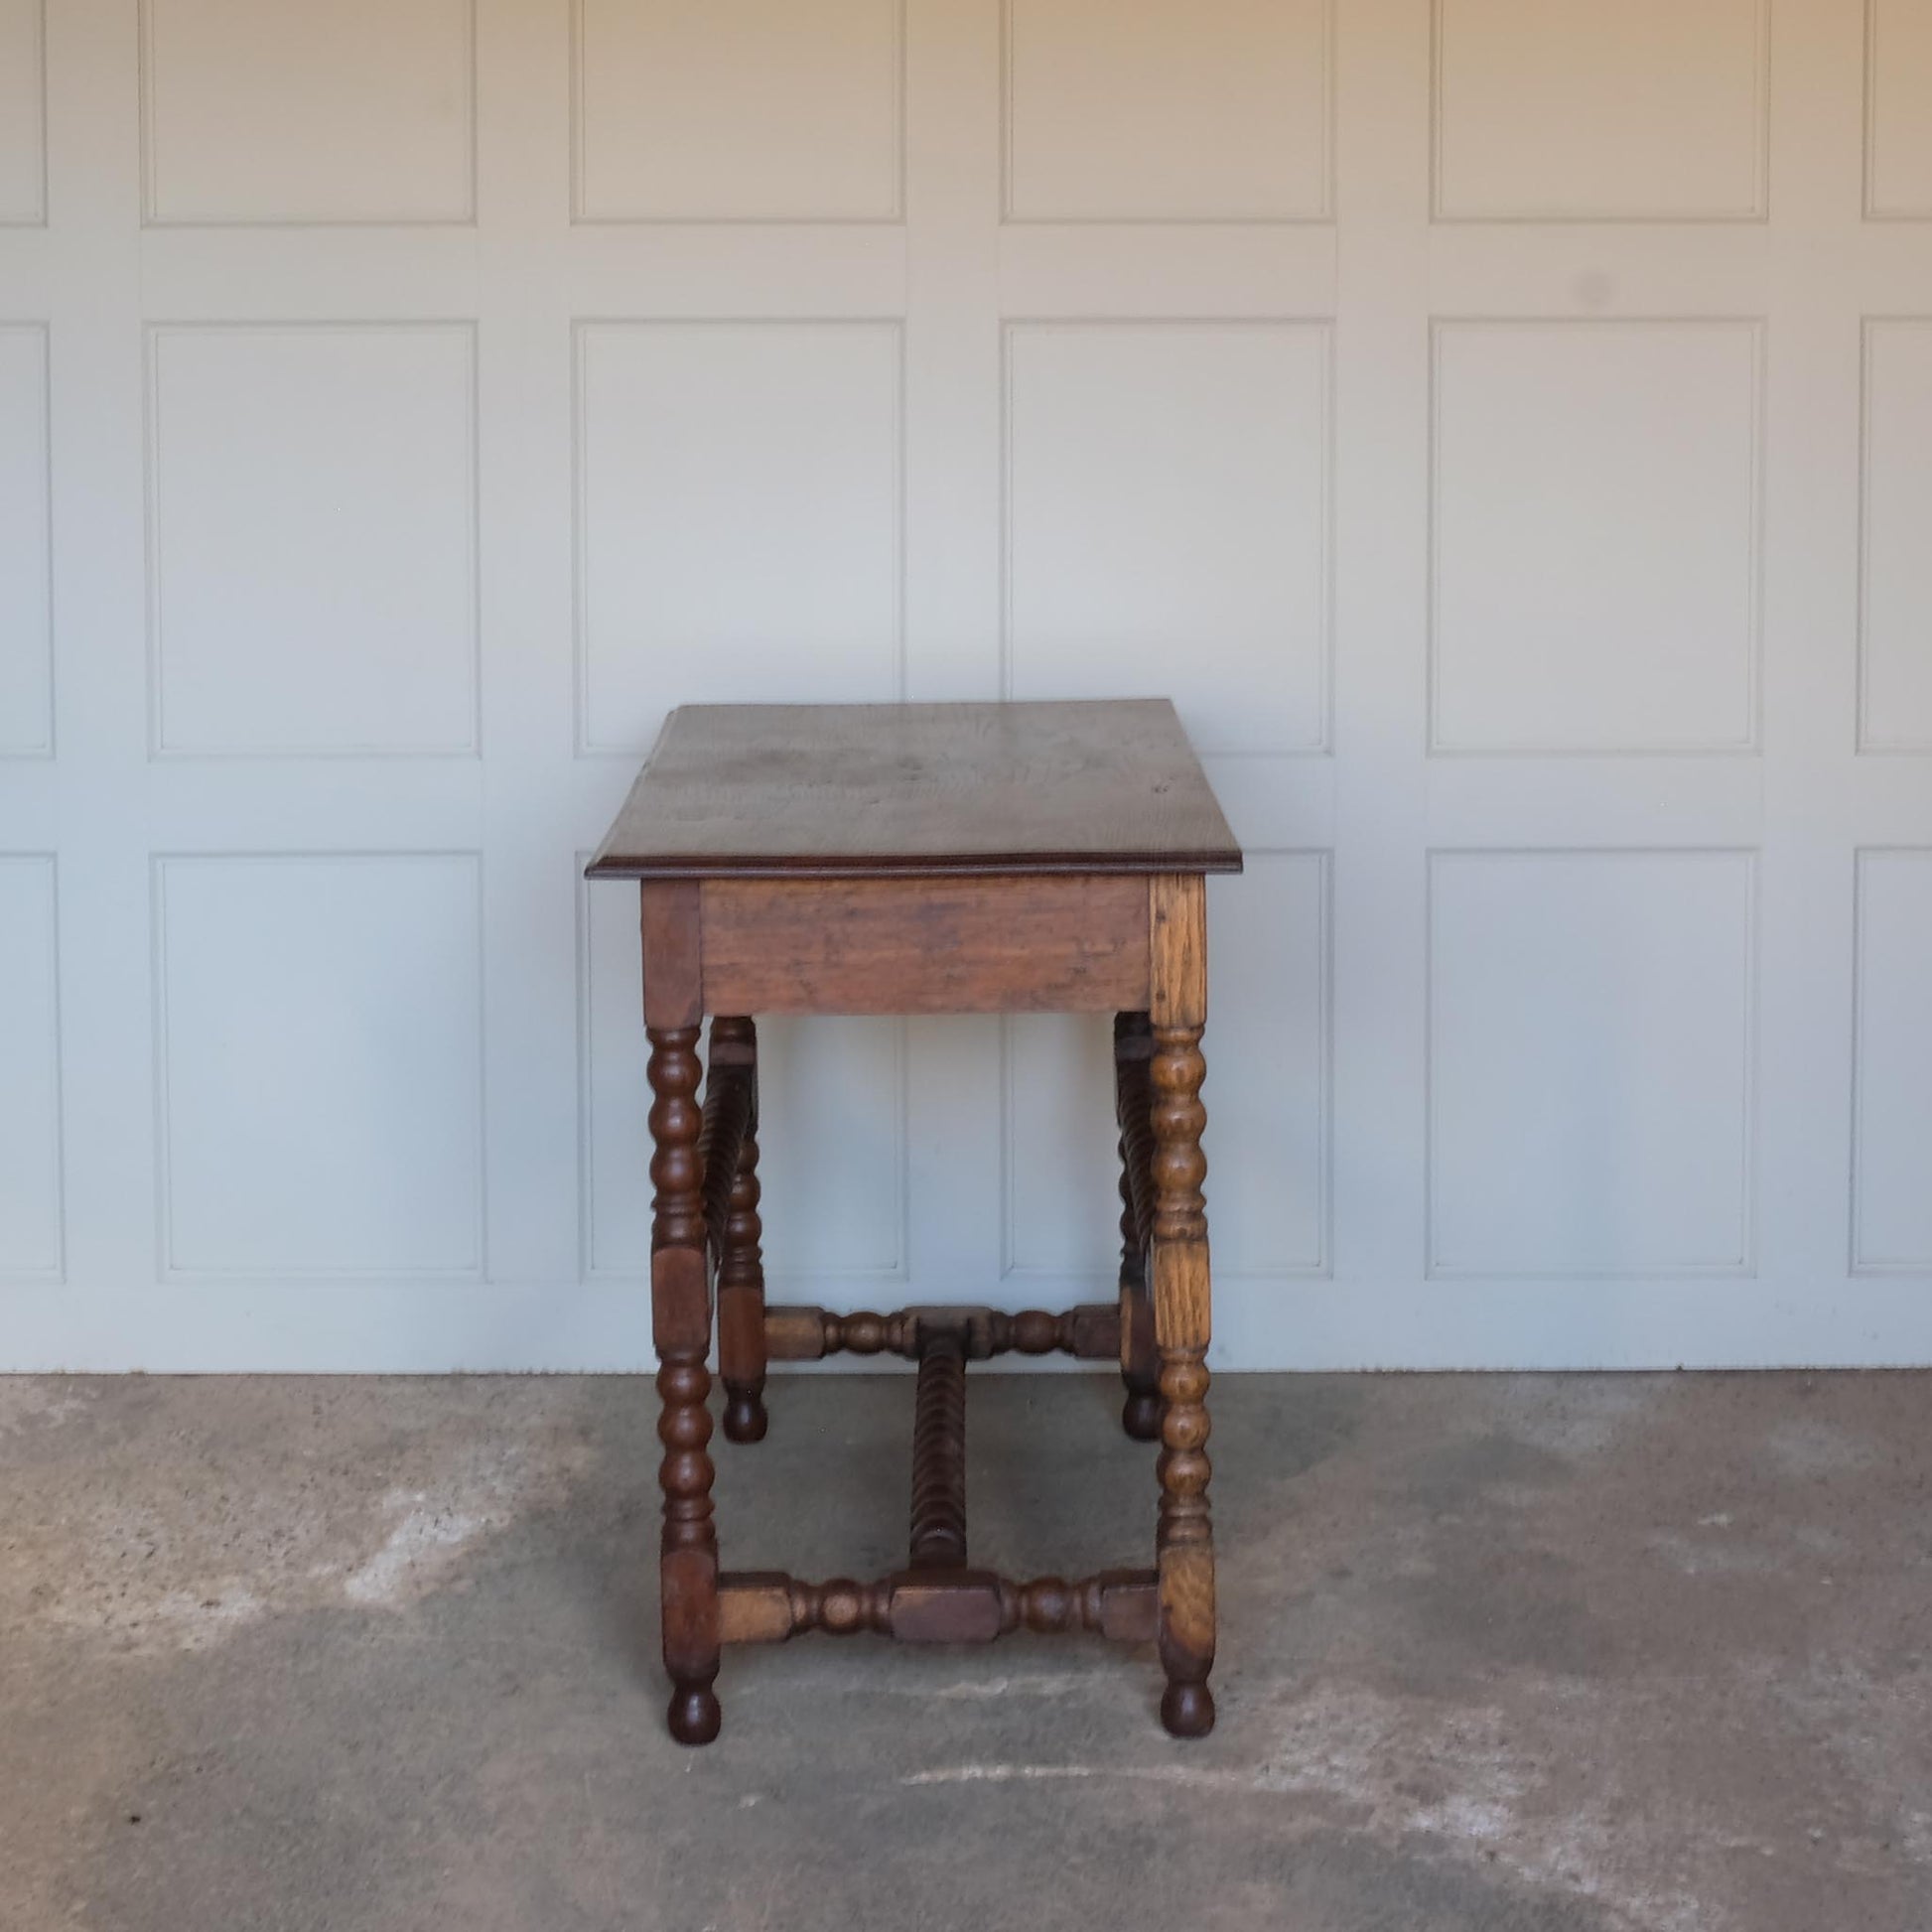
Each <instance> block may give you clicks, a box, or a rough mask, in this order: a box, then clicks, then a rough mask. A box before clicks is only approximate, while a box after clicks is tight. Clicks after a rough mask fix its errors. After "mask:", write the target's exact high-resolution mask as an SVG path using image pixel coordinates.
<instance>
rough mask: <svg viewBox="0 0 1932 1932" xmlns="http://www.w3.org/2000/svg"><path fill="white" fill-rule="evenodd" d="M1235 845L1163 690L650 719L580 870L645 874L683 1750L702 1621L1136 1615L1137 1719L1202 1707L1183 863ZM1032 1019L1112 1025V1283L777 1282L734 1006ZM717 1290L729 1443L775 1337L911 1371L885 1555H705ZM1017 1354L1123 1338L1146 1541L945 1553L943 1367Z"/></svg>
mask: <svg viewBox="0 0 1932 1932" xmlns="http://www.w3.org/2000/svg"><path fill="white" fill-rule="evenodd" d="M1240 869H1241V853H1240V849H1239V848H1238V847H1237V846H1236V845H1235V843H1234V840H1233V837H1232V836H1231V834H1230V833H1229V831H1228V827H1227V821H1226V820H1225V819H1224V818H1223V817H1222V816H1221V810H1220V807H1219V806H1218V805H1217V804H1216V803H1215V800H1214V795H1213V793H1212V792H1211V791H1210V790H1209V788H1208V785H1207V780H1206V778H1205V777H1204V776H1203V774H1202V772H1201V768H1200V765H1199V764H1198V762H1197V761H1196V760H1195V759H1194V755H1193V753H1192V751H1191V750H1190V749H1189V747H1188V744H1187V740H1186V737H1185V735H1184V734H1183V732H1182V731H1181V728H1180V723H1179V720H1178V719H1177V718H1176V717H1175V716H1174V712H1173V706H1172V705H1171V704H1169V703H1167V702H1166V701H1165V700H1160V701H1149V702H1140V701H1136V702H1123V703H1094V704H952V705H719V706H700V707H688V708H686V709H683V710H679V711H676V712H673V713H672V714H671V717H670V720H669V722H668V723H667V724H666V726H665V728H664V731H663V733H662V735H661V736H660V737H659V739H658V741H657V745H656V747H655V749H654V750H653V751H652V753H651V756H650V759H649V760H648V762H647V763H646V764H645V766H644V768H643V771H642V773H641V774H640V775H639V777H638V779H637V782H636V784H635V786H634V787H633V788H632V790H631V793H630V796H629V798H628V800H627V801H626V802H625V804H624V807H623V810H622V811H621V813H620V814H619V816H618V820H617V823H616V824H615V825H614V826H613V827H612V829H611V832H610V835H609V837H608V838H606V840H605V841H604V844H603V846H602V848H601V849H600V850H599V852H598V854H597V857H596V858H595V859H594V860H593V861H592V863H591V865H590V868H589V875H588V876H589V877H590V878H592V879H635V880H639V881H641V882H642V887H641V892H642V899H643V974H644V989H643V991H644V1026H645V1031H646V1035H647V1036H648V1038H649V1042H650V1071H649V1078H650V1088H651V1093H652V1095H653V1104H652V1106H651V1110H650V1132H651V1140H652V1144H653V1150H654V1151H653V1154H652V1159H651V1164H650V1175H651V1182H652V1185H653V1187H654V1190H655V1192H654V1196H653V1200H652V1210H653V1219H652V1228H651V1326H652V1335H653V1340H654V1342H655V1345H656V1351H657V1357H658V1361H659V1364H660V1366H659V1369H658V1374H657V1390H658V1395H659V1397H660V1399H661V1402H662V1405H663V1406H662V1414H661V1416H660V1419H659V1422H658V1430H657V1433H658V1437H659V1440H660V1441H661V1442H662V1443H663V1445H664V1459H663V1462H662V1464H661V1466H660V1469H659V1480H660V1483H661V1485H662V1488H663V1492H664V1522H663V1541H662V1566H661V1588H662V1594H663V1626H664V1667H665V1670H666V1671H667V1673H668V1674H669V1676H670V1680H671V1686H672V1695H671V1704H670V1728H671V1734H672V1736H673V1737H675V1738H677V1739H678V1740H679V1741H680V1742H682V1743H686V1744H703V1743H708V1742H709V1741H710V1740H711V1739H712V1738H713V1737H715V1736H716V1735H717V1734H718V1725H719V1707H718V1699H717V1696H716V1694H715V1692H714V1691H713V1688H712V1687H713V1684H714V1682H715V1680H716V1678H717V1676H718V1664H719V1655H720V1652H721V1649H722V1647H723V1646H724V1645H726V1644H729V1643H768V1642H781V1641H783V1640H784V1639H785V1638H788V1637H791V1636H794V1635H796V1634H798V1633H800V1632H803V1631H807V1630H822V1631H827V1632H831V1633H833V1634H841V1635H842V1634H847V1633H851V1632H854V1631H868V1630H869V1631H877V1632H879V1633H881V1634H883V1635H888V1636H892V1637H896V1638H898V1639H900V1640H902V1641H907V1642H914V1643H917V1642H929V1643H960V1642H985V1641H989V1640H990V1639H992V1638H994V1637H998V1636H1001V1635H1003V1634H1005V1633H1007V1632H1009V1631H1012V1630H1016V1629H1019V1628H1021V1627H1023V1626H1024V1627H1025V1628H1027V1629H1029V1630H1041V1631H1047V1630H1053V1631H1057V1630H1075V1629H1085V1630H1097V1631H1098V1632H1099V1633H1100V1634H1101V1635H1103V1636H1107V1637H1112V1638H1115V1639H1117V1640H1120V1641H1124V1642H1142V1641H1146V1640H1147V1639H1149V1638H1152V1639H1154V1641H1155V1642H1156V1644H1157V1646H1158V1649H1159V1654H1160V1659H1161V1664H1162V1668H1163V1670H1164V1671H1165V1673H1166V1676H1167V1689H1166V1692H1165V1694H1164V1696H1163V1698H1162V1701H1161V1718H1162V1722H1163V1723H1164V1724H1165V1725H1166V1726H1167V1727H1168V1729H1169V1730H1170V1731H1172V1732H1173V1734H1174V1735H1175V1736H1177V1737H1196V1736H1199V1735H1201V1734H1202V1733H1204V1732H1205V1731H1206V1730H1207V1729H1208V1728H1209V1727H1210V1726H1211V1725H1213V1722H1214V1701H1213V1698H1212V1695H1211V1694H1210V1692H1209V1690H1208V1688H1207V1675H1208V1671H1209V1669H1210V1668H1211V1666H1212V1664H1213V1661H1214V1551H1213V1543H1212V1539H1211V1534H1210V1529H1209V1522H1208V1504H1207V1478H1208V1460H1207V1454H1206V1447H1205V1446H1206V1443H1207V1368H1206V1366H1205V1361H1204V1357H1205V1354H1206V1350H1207V1342H1208V1311H1209V1292H1208V1265H1207V1213H1206V1204H1205V1202H1204V1200H1203V1198H1202V1193H1201V1185H1202V1181H1203V1179H1204V1178H1205V1175H1206V1173H1207V1163H1206V1161H1205V1159H1204V1158H1203V1156H1202V1153H1201V1146H1200V1140H1201V1129H1202V1127H1203V1126H1204V1124H1205V1122H1206V1114H1205V1111H1204V1110H1203V1108H1202V1106H1201V1101H1200V1087H1201V1078H1202V1074H1203V1072H1204V1070H1205V1067H1204V1062H1203V1060H1202V1057H1201V1044H1200V1042H1201V1028H1202V1025H1203V1023H1204V1022H1205V1020H1206V1017H1207V979H1206V970H1207V950H1206V944H1207V928H1206V893H1205V880H1204V875H1205V874H1207V873H1210V872H1238V871H1239V870H1240ZM1042 1012H1061V1013H1111V1014H1112V1015H1113V1016H1114V1074H1115V1103H1116V1114H1117V1123H1118V1127H1119V1135H1120V1155H1121V1165H1122V1175H1121V1185H1120V1192H1121V1200H1122V1213H1121V1273H1120V1294H1119V1300H1118V1302H1117V1303H1115V1304H1101V1305H1097V1306H1092V1307H1086V1308H1075V1309H1071V1310H1068V1311H1065V1312H1063V1313H1051V1312H1047V1311H1040V1310H1031V1311H1026V1312H1024V1313H1019V1314H1008V1313H1005V1312H1002V1311H997V1310H993V1309H987V1308H950V1307H948V1308H932V1307H925V1308H907V1309H901V1310H899V1311H897V1313H892V1314H870V1313H862V1314H845V1315H841V1314H834V1313H831V1312H829V1311H826V1310H823V1309H816V1308H767V1307H766V1306H765V1303H764V1278H763V1272H762V1267H761V1264H760V1260H759V1234H760V1227H759V1211H758V1210H759V1182H758V1142H757V1138H756V1137H757V1133H758V1038H757V1033H756V1030H755V1026H754V1019H755V1016H757V1015H759V1014H761V1013H779V1014H787V1013H823V1014H834V1013H837V1014H941V1013H1042ZM707 1014H710V1015H712V1016H714V1017H713V1019H712V1022H711V1039H710V1062H711V1065H710V1074H709V1077H708V1079H706V1080H705V1082H704V1098H703V1103H702V1105H700V1102H699V1098H698V1089H699V1081H700V1075H701V1070H702V1069H701V1067H700V1064H699V1058H698V1040H699V1033H700V1029H701V1027H702V1023H703V1021H704V1017H705V1016H706V1015H707ZM714 1285H715V1288H716V1293H717V1325H718V1363H719V1371H720V1375H721V1377H722V1379H723V1381H724V1384H725V1394H726V1404H725V1434H726V1435H727V1436H728V1437H729V1438H730V1439H731V1440H732V1441H733V1442H735V1443H756V1442H758V1441H759V1439H760V1438H761V1437H762V1436H763V1435H764V1431H765V1412H764V1406H763V1389H764V1371H765V1364H766V1362H767V1361H773V1360H776V1361H797V1360H804V1359H816V1358H819V1357H821V1356H825V1355H829V1354H832V1353H835V1352H837V1351H840V1350H849V1351H851V1352H853V1353H855V1354H876V1353H880V1352H882V1351H886V1352H891V1353H895V1354H898V1355H902V1356H905V1357H907V1358H909V1359H911V1360H914V1361H916V1362H917V1364H918V1378H917V1388H916V1394H915V1421H914V1424H913V1431H912V1453H911V1461H912V1508H911V1548H910V1551H909V1554H908V1558H907V1561H906V1565H905V1567H904V1568H903V1569H901V1570H898V1571H896V1572H895V1573H893V1574H892V1575H891V1576H888V1577H884V1578H882V1579H880V1580H879V1581H877V1582H874V1583H854V1582H849V1581H846V1580H843V1579H839V1580H834V1581H832V1582H829V1583H822V1584H813V1583H806V1582H803V1581H802V1580H800V1579H797V1578H793V1577H788V1576H784V1575H782V1574H779V1573H773V1572H760V1571H729V1570H720V1568H719V1563H718V1536H717V1530H716V1528H715V1525H714V1523H713V1518H712V1502H711V1484H712V1474H713V1470H712V1461H711V1457H710V1454H709V1452H708V1445H709V1443H710V1440H711V1417H710V1414H709V1411H708V1409H707V1407H706V1400H707V1397H708V1396H709V1394H710V1391H711V1377H710V1374H709V1372H708V1370H707V1367H706V1363H707V1359H708V1357H709V1354H710V1348H711V1334H712V1299H711V1298H712V1292H713V1288H714ZM1009 1350H1014V1351H1017V1352H1019V1353H1021V1354H1030V1355H1039V1354H1046V1353H1050V1352H1053V1351H1056V1350H1057V1351H1061V1352H1065V1353H1068V1354H1072V1355H1075V1356H1081V1357H1088V1358H1095V1359H1109V1360H1111V1359H1118V1361H1119V1363H1120V1367H1121V1374H1122V1376H1123V1378H1124V1380H1125V1382H1126V1386H1127V1402H1126V1409H1125V1412H1124V1416H1123V1421H1124V1423H1125V1426H1126V1429H1127V1432H1128V1434H1129V1435H1131V1436H1136V1437H1140V1438H1144V1439H1148V1440H1152V1439H1154V1438H1157V1437H1158V1438H1159V1440H1160V1442H1161V1445H1162V1448H1161V1452H1160V1458H1159V1463H1158V1469H1159V1476H1160V1487H1161V1497H1160V1514H1159V1520H1158V1528H1157V1532H1156V1539H1155V1567H1154V1568H1152V1569H1121V1570H1108V1571H1102V1572H1101V1573H1100V1574H1099V1575H1097V1576H1093V1577H1088V1578H1084V1579H1082V1580H1080V1581H1077V1582H1071V1583H1069V1582H1066V1581H1064V1580H1062V1579H1060V1578H1058V1577H1042V1578H1035V1579H1034V1580H1032V1581H1029V1582H1016V1581H1012V1580H1010V1579H1008V1578H1005V1577H1001V1576H999V1575H997V1574H996V1573H994V1572H993V1571H990V1570H986V1569H981V1568H978V1567H975V1566H973V1565H970V1564H969V1563H968V1562H967V1557H966V1489H965V1448H966V1444H965V1435H966V1364H967V1363H968V1362H969V1361H978V1360H982V1359H984V1358H985V1357H987V1356H990V1355H996V1354H1001V1353H1004V1352H1007V1351H1009Z"/></svg>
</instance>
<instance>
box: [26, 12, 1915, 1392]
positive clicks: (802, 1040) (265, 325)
mask: <svg viewBox="0 0 1932 1932" xmlns="http://www.w3.org/2000/svg"><path fill="white" fill-rule="evenodd" d="M1165 691H1171V692H1172V693H1173V696H1174V697H1175V698H1176V700H1177V701H1178V703H1179V706H1180V710H1181V714H1182V716H1183V718H1184V719H1185V720H1186V722H1187V725H1188V727H1189V730H1190V731H1191V733H1192V735H1193V737H1194V741H1195V744H1196V746H1197V747H1198V749H1199V750H1200V751H1201V753H1202V754H1203V756H1204V758H1205V759H1206V761H1207V764H1208V768H1209V771H1210V775H1211V776H1212V777H1213V779H1214V781H1215V783H1216V786H1217V787H1218V789H1219V791H1220V793H1221V796H1222V799H1223V802H1224V803H1225V805H1226V807H1227V809H1228V812H1229V816H1230V818H1231V819H1232V821H1233V824H1234V827H1235V829H1236V831H1237V833H1238V834H1239V835H1240V837H1241V838H1242V839H1243V841H1244V842H1245V844H1246V845H1247V847H1248V849H1249V852H1250V854H1251V857H1250V863H1249V869H1248V872H1247V874H1246V875H1245V877H1243V878H1241V879H1239V880H1233V881H1217V882H1216V883H1215V885H1214V887H1213V890H1212V901H1211V902H1212V917H1213V963H1212V1002H1213V1006H1212V1013H1211V1017H1210V1024H1209V1028H1208V1033H1207V1040H1206V1046H1207V1054H1208V1067H1209V1075H1208V1084H1207V1092H1206V1098H1207V1101H1208V1106H1209V1113H1210V1122H1211V1124H1210V1128H1209V1154H1210V1159H1211V1163H1212V1168H1211V1173H1210V1177H1209V1194H1210V1201H1211V1207H1212V1213H1213V1218H1214V1228H1215V1258H1216V1261H1217V1264H1218V1267H1217V1283H1216V1289H1217V1297H1216V1299H1217V1316H1218V1320H1217V1328H1218V1334H1217V1341H1216V1355H1217V1359H1218V1361H1219V1362H1220V1363H1221V1364H1222V1365H1224V1366H1227V1367H1262V1366H1360V1365H1376V1364H1409V1365H1415V1366H1436V1365H1497V1366H1501V1365H1578V1366H1599V1365H1607V1366H1635V1365H1655V1364H1665V1365H1668V1364H1677V1363H1685V1364H1710V1363H1735V1364H1760V1363H1781V1362H1797V1363H1838V1362H1932V0H1870V4H1869V6H1868V7H1862V6H1861V4H1860V0H1701V4H1698V5H1695V6H1688V5H1684V4H1682V0H1620V4H1616V5H1604V4H1602V0H1435V4H1434V6H1433V9H1432V6H1431V4H1430V0H1332V5H1331V4H1330V0H1005V4H1004V7H1003V5H1002V0H574V4H573V0H336V4H332V5H328V6H318V5H317V4H316V0H45V5H44V6H43V4H42V0H0V1367H4V1368H11V1369H29V1368H52V1367H68V1368H98V1369H122V1368H147V1369H157V1370H159V1369H194V1368H207V1369H239V1368H256V1369H440V1368H452V1367H508V1368H514V1367H545V1368H550V1367H556V1368H607V1367H628V1366H636V1365H640V1364H642V1363H644V1362H646V1361H647V1360H648V1359H649V1337H648V1298H647V1295H646V1294H645V1292H644V1275H645V1263H646V1253H647V1247H648V1203H647V1198H646V1193H647V1181H646V1178H645V1172H644V1170H645V1159H646V1148H645V1130H644V1115H645V1103H646V1098H647V1096H646V1093H645V1088H644V1080H643V1059H644V1055H643V1040H642V1035H641V1026H640V1019H639V1013H638V1000H637V988H636V969H637V942H636V922H635V900H634V895H633V894H631V893H629V892H627V891H625V890H624V889H621V888H619V887H615V886H613V887H600V888H598V889H596V890H595V891H592V890H590V889H587V888H586V887H585V886H584V885H583V883H582V881H581V879H580V877H579V875H580V871H581V867H582V863H583V859H584V857H585V855H586V853H587V852H588V850H589V849H590V848H591V847H592V846H594V845H595V843H596V841H597V839H598V837H599V835H600V834H601V832H602V830H603V828H604V826H605V824H606V822H607V821H608V819H609V818H610V816H611V814H612V813H613V811H614V809H615V807H616V805H617V803H618V801H619V800H620V798H621V796H622V793H623V791H624V789H625V787H626V785H627V784H628V782H629V779H630V776H631V774H632V771H633V769H634V766H635V763H636V761H637V759H638V758H639V757H640V755H641V752H642V749H643V748H644V747H645V746H647V745H648V744H649V742H650V740H651V738H652V736H653V735H654V733H655V731H656V729H657V726H658V723H659V721H660V719H661V717H662V715H663V713H664V712H665V710H666V709H667V708H668V707H669V706H671V705H673V704H675V703H678V702H681V701H685V700H729V699H736V698H744V699H791V700H809V699H828V700H829V699H846V700H863V699H895V698H909V699H945V698H974V699H985V698H992V697H998V696H1011V697H1015V698H1033V697H1066V696H1082V695H1094V696H1107V695H1121V694H1145V693H1151V692H1165ZM764 1037H765V1041H766V1048H765V1052H766V1066H767V1071H766V1076H765V1095H766V1097H765V1121H766V1125H765V1130H764V1132H763V1134H762V1135H761V1137H760V1138H761V1141H762V1143H763V1146H764V1150H765V1161H764V1172H765V1175H766V1193H765V1204H766V1226H767V1230H768V1245H769V1253H770V1258H771V1263H772V1269H773V1277H774V1287H775V1291H776V1292H777V1293H778V1294H780V1295H784V1294H786V1293H790V1294H795V1295H798V1294H802V1295H808V1296H810V1297H812V1298H814V1299H820V1300H823V1301H826V1302H828V1303H831V1304H833V1305H835V1306H844V1307H855V1306H870V1307H880V1306H887V1307H890V1306H894V1305H896V1304H897V1303H899V1302H901V1301H905V1300H954V1299H962V1298H969V1297H970V1298H974V1299H980V1298H993V1299H997V1300H999V1301H1001V1302H1003V1303H1005V1304H1006V1305H1007V1306H1010V1307H1015V1306H1026V1305H1030V1304H1031V1305H1038V1304H1048V1305H1051V1304H1056V1303H1063V1302H1065V1301H1068V1300H1071V1299H1076V1298H1081V1297H1090V1296H1093V1295H1106V1294H1108V1293H1110V1292H1111V1284H1112V1280H1113V1272H1114V1259H1115V1243H1116V1234H1115V1216H1116V1213H1117V1202H1116V1198H1115V1192H1114V1186H1115V1181H1114V1172H1113V1133H1112V1128H1111V1121H1110V1112H1111V1109H1110V1100H1109V1092H1108V1086H1109V1075H1108V1050H1107V1044H1106V1029H1105V1028H1104V1026H1100V1025H1093V1024H1088V1023H1085V1022H1074V1021H1060V1020H1050V1019H1026V1020H1016V1021H1014V1022H1012V1023H1010V1024H1008V1025H1005V1026H1000V1025H997V1024H992V1023H983V1022H978V1021H963V1020H962V1021H941V1022H924V1021H921V1022H913V1023H899V1022H896V1021H856V1020H855V1021H831V1022H819V1023H810V1022H805V1023H796V1022H785V1023H773V1024H771V1025H769V1026H768V1027H767V1028H766V1029H765V1033H764Z"/></svg>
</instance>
